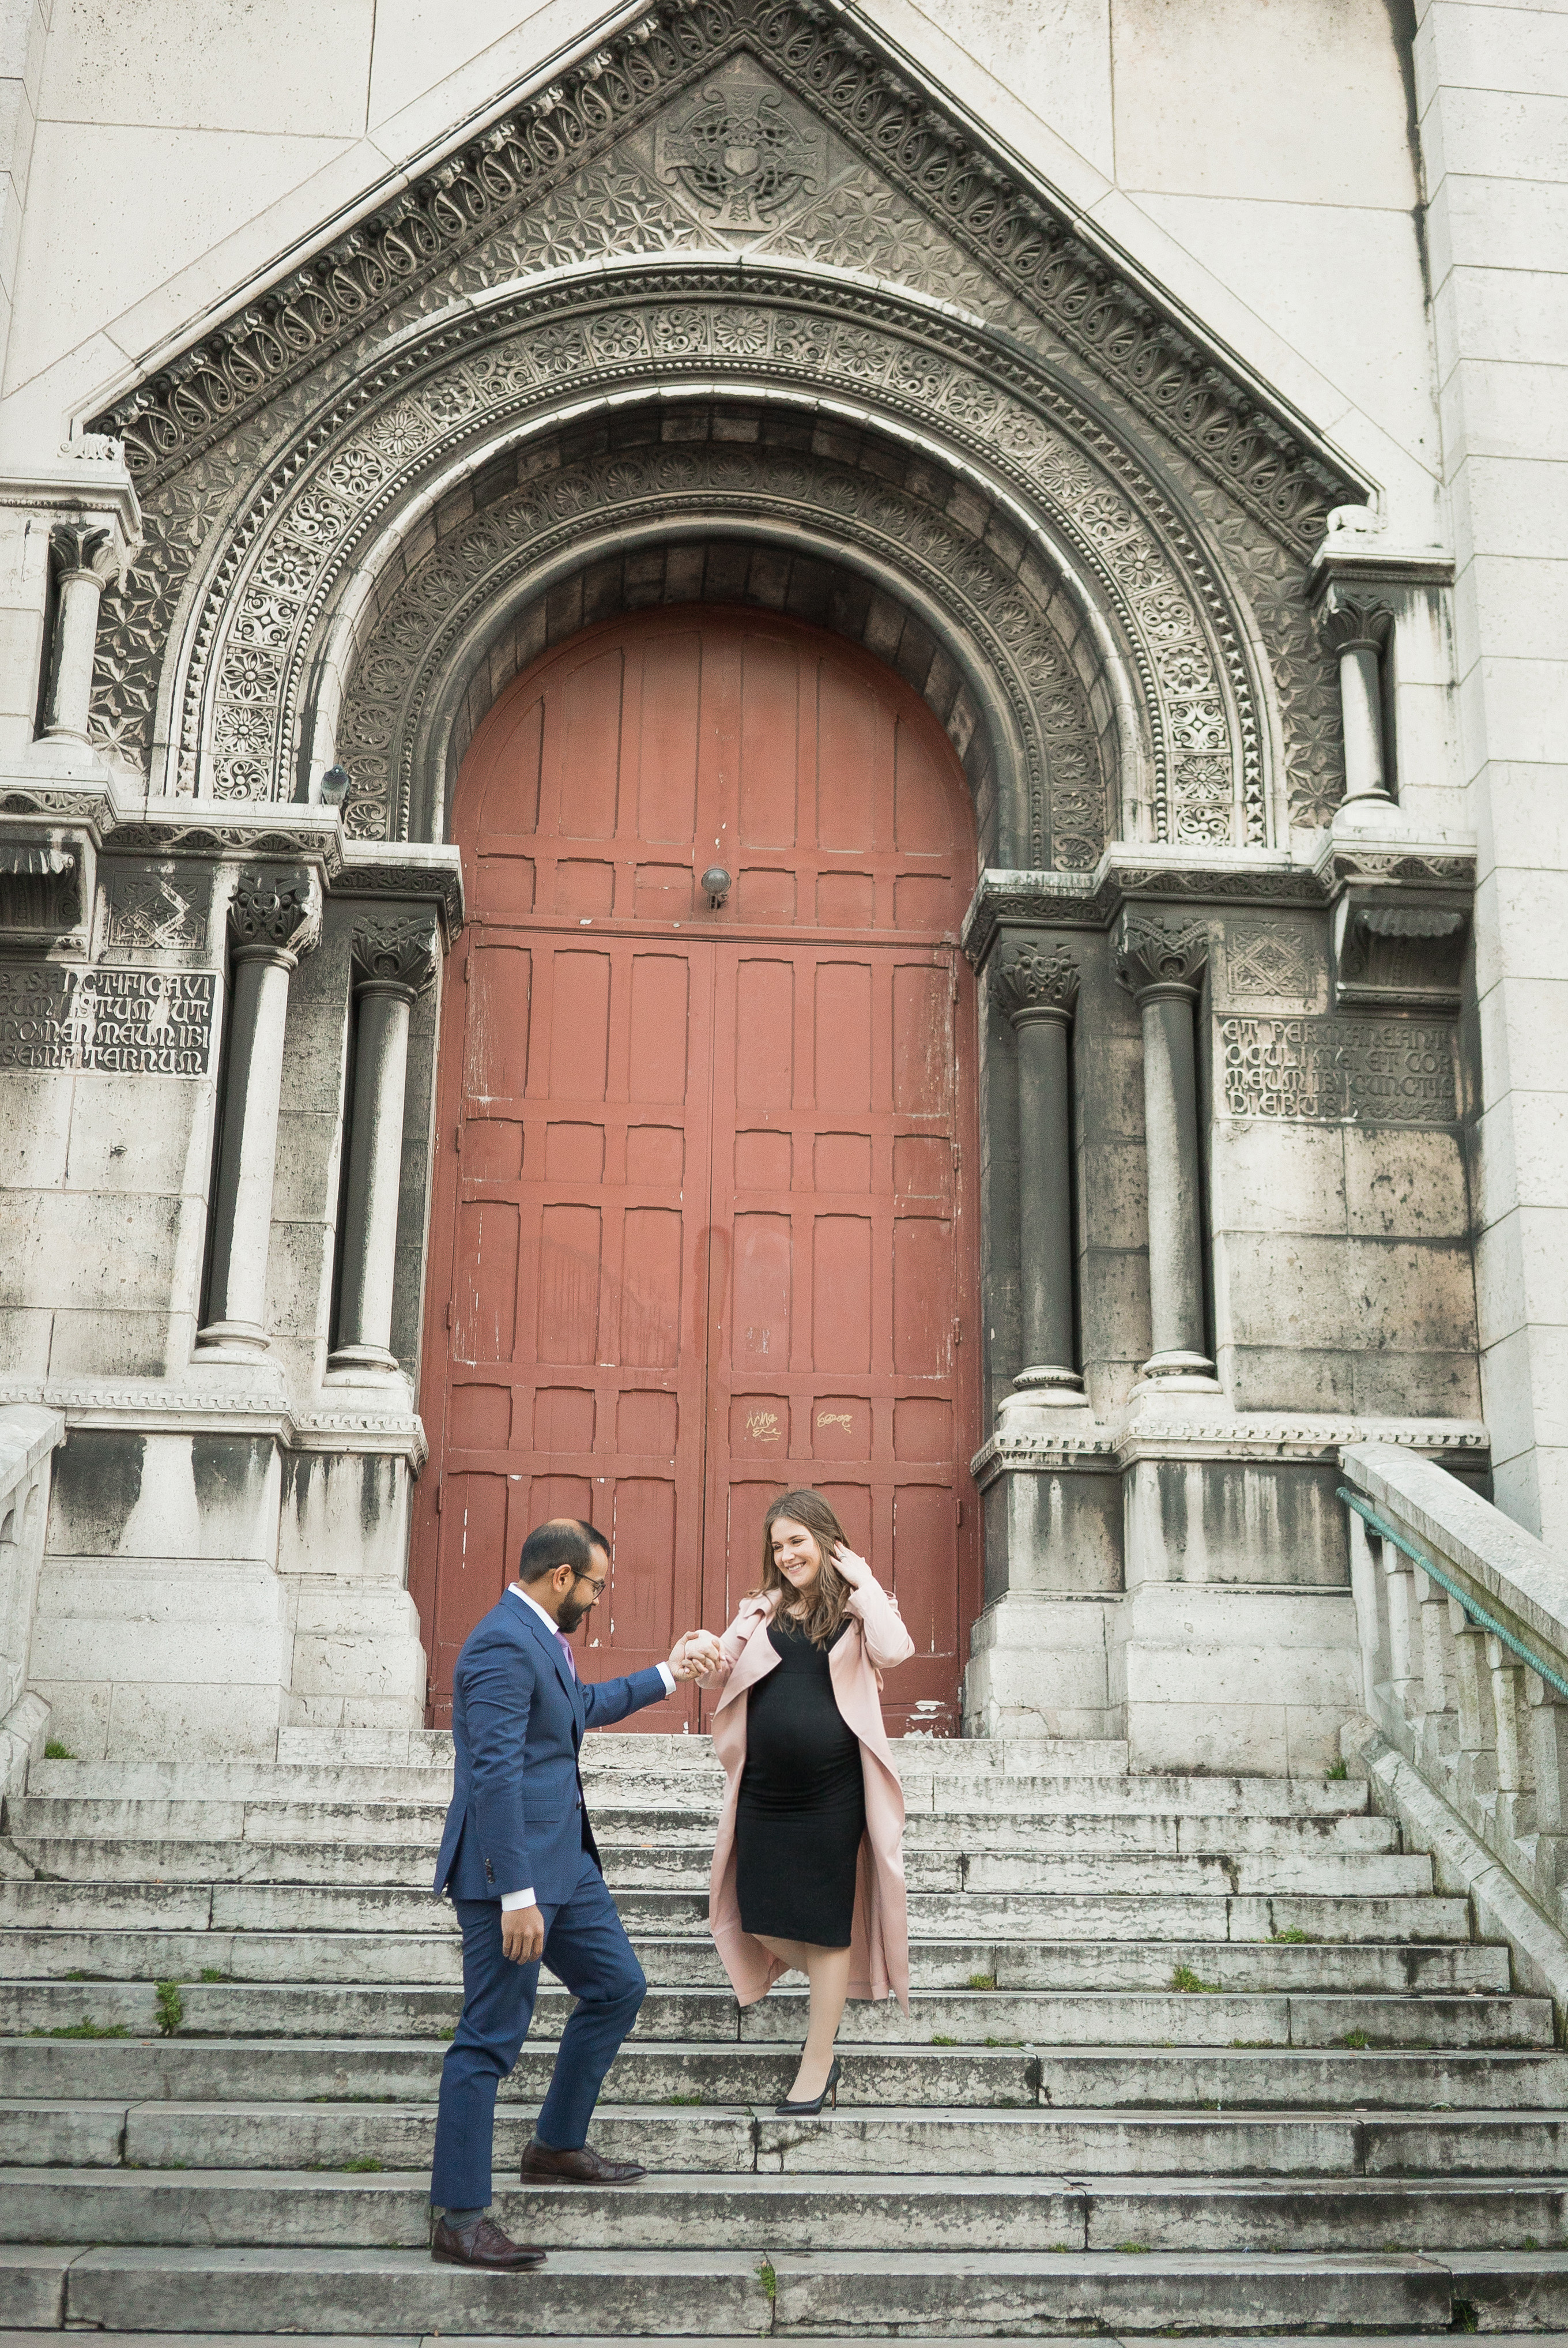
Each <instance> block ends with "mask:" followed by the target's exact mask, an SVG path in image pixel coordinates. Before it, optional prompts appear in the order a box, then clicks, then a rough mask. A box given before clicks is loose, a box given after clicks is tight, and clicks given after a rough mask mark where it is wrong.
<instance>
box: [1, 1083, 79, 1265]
mask: <svg viewBox="0 0 1568 2348" xmlns="http://www.w3.org/2000/svg"><path fill="white" fill-rule="evenodd" d="M72 1086H73V1079H72V1078H71V1077H70V1076H68V1075H67V1074H65V1073H64V1072H63V1071H60V1070H51V1071H49V1072H48V1073H47V1074H44V1073H38V1074H29V1073H27V1072H25V1071H23V1070H20V1069H17V1070H15V1071H13V1072H11V1073H9V1074H8V1075H7V1076H6V1078H5V1116H4V1117H0V1191H4V1192H5V1197H6V1215H5V1226H6V1228H7V1230H8V1229H9V1228H10V1226H11V1212H12V1201H13V1200H14V1198H15V1193H16V1192H17V1191H19V1190H56V1189H59V1188H60V1187H61V1185H62V1184H63V1183H64V1181H65V1179H66V1160H67V1149H68V1146H69V1142H70V1134H71V1093H72ZM0 1251H5V1252H7V1253H8V1252H9V1246H8V1243H7V1239H6V1236H5V1231H0Z"/></svg>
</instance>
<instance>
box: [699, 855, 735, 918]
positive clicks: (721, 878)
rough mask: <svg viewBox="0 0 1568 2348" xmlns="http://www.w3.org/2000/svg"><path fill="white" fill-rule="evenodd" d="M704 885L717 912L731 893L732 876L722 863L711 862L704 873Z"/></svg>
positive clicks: (710, 902)
mask: <svg viewBox="0 0 1568 2348" xmlns="http://www.w3.org/2000/svg"><path fill="white" fill-rule="evenodd" d="M702 886H703V888H704V889H706V891H707V892H708V902H709V904H710V905H711V906H712V909H713V911H714V912H715V913H716V912H717V911H718V910H719V908H720V906H721V905H722V904H723V901H724V900H725V898H726V897H727V896H728V895H729V893H730V876H729V874H728V873H727V872H726V871H725V870H724V868H723V865H722V864H710V865H709V867H708V869H707V870H706V872H704V873H703V875H702Z"/></svg>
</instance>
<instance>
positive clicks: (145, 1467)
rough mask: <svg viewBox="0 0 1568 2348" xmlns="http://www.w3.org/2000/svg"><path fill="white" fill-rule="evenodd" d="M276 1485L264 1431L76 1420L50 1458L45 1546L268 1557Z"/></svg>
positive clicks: (61, 1551)
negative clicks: (209, 1431)
mask: <svg viewBox="0 0 1568 2348" xmlns="http://www.w3.org/2000/svg"><path fill="white" fill-rule="evenodd" d="M278 1490H279V1466H278V1455H277V1450H276V1447H275V1445H274V1444H273V1442H272V1438H271V1437H251V1436H235V1435H210V1436H194V1437H192V1436H188V1435H159V1434H149V1435H143V1434H140V1433H137V1432H133V1431H131V1430H129V1429H118V1428H107V1427H83V1426H78V1427H76V1428H73V1430H72V1432H71V1434H70V1436H69V1437H68V1439H67V1442H66V1444H65V1446H64V1447H63V1448H62V1450H61V1452H60V1455H59V1458H58V1461H57V1463H56V1474H55V1482H54V1491H53V1496H52V1503H51V1508H50V1515H49V1555H50V1558H51V1560H55V1561H56V1564H57V1563H58V1561H60V1560H67V1559H70V1558H83V1557H91V1558H101V1557H114V1558H118V1559H120V1560H131V1559H135V1558H160V1559H168V1558H184V1559H188V1560H213V1561H223V1562H229V1561H232V1562H244V1563H250V1562H255V1563H258V1564H261V1563H264V1564H266V1565H268V1566H271V1565H272V1562H273V1560H274V1559H275V1556H276V1551H277V1519H278Z"/></svg>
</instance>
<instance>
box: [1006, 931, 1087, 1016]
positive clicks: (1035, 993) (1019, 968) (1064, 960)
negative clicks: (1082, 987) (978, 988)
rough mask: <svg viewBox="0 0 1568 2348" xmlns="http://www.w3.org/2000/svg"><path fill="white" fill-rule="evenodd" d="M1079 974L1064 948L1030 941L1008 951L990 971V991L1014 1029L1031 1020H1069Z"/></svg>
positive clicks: (1025, 941) (1076, 960)
mask: <svg viewBox="0 0 1568 2348" xmlns="http://www.w3.org/2000/svg"><path fill="white" fill-rule="evenodd" d="M1080 978H1081V971H1080V968H1079V963H1078V957H1077V956H1076V954H1073V953H1069V951H1068V949H1067V948H1066V946H1064V945H1059V944H1055V943H1052V942H1047V941H1044V940H1036V939H1033V938H1030V939H1026V940H1024V941H1023V942H1021V943H1020V944H1019V945H1017V946H1013V947H1010V948H1009V949H1008V950H1007V951H1006V952H1005V953H1003V956H1002V958H1001V960H1000V961H999V962H998V963H996V965H995V966H994V968H993V970H992V972H991V991H992V993H993V994H995V996H996V999H997V1001H998V1003H999V1004H1000V1005H1001V1008H1002V1010H1003V1011H1004V1012H1005V1013H1006V1014H1007V1016H1008V1017H1009V1019H1010V1020H1011V1022H1012V1024H1013V1025H1014V1026H1015V1027H1021V1026H1024V1025H1027V1024H1028V1022H1029V1021H1030V1020H1031V1019H1042V1018H1057V1019H1061V1020H1064V1021H1065V1020H1071V1017H1072V1014H1073V1010H1074V1008H1075V1006H1076V1004H1077V1002H1078V988H1079V981H1080Z"/></svg>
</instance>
